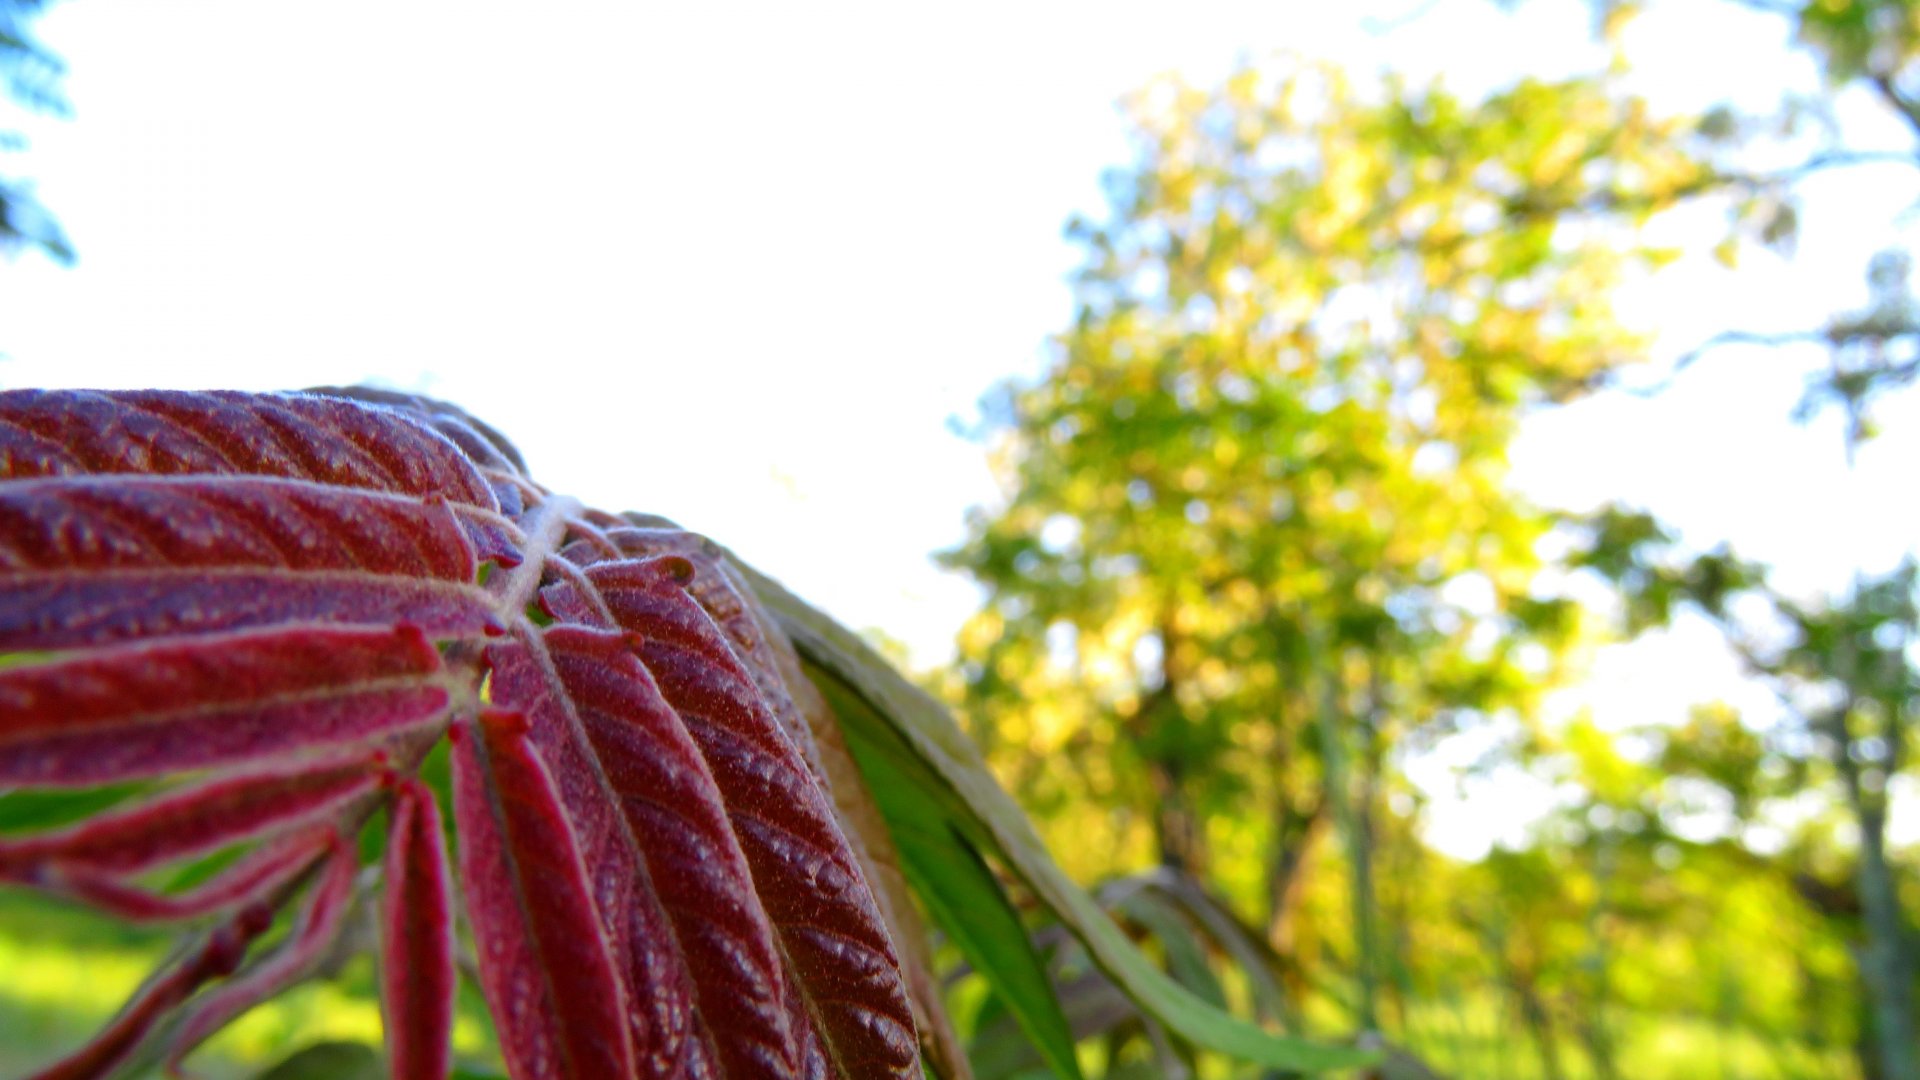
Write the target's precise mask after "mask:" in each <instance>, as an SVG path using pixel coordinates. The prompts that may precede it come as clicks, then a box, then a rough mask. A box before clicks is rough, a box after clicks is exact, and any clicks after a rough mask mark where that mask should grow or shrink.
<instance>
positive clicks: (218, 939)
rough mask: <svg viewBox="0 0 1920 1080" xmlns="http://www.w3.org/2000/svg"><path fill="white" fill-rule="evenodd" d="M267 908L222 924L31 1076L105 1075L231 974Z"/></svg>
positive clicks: (54, 1079) (266, 917)
mask: <svg viewBox="0 0 1920 1080" xmlns="http://www.w3.org/2000/svg"><path fill="white" fill-rule="evenodd" d="M272 923H273V918H272V916H271V914H270V913H268V912H267V911H266V910H265V909H263V908H261V909H255V910H251V911H246V912H242V913H241V914H239V915H237V916H235V917H234V918H232V919H230V920H228V921H227V922H225V923H223V924H221V925H220V926H219V927H218V928H216V929H215V930H214V931H213V932H212V933H210V934H208V935H207V937H206V939H205V940H204V941H202V942H201V943H200V945H199V946H198V947H197V948H195V949H194V950H193V951H191V952H190V953H188V955H187V956H186V957H184V958H183V959H181V960H180V961H179V962H178V963H176V964H175V965H174V966H173V967H171V968H168V969H167V970H166V971H164V972H162V973H161V974H160V975H159V976H158V977H157V978H155V979H153V980H152V981H151V982H149V983H148V984H147V985H146V986H143V987H141V988H140V990H139V991H138V992H136V993H135V994H134V996H133V1000H131V1001H129V1002H127V1004H126V1006H125V1007H123V1008H122V1009H121V1010H120V1014H119V1015H118V1016H115V1017H114V1018H113V1019H112V1020H111V1021H109V1022H108V1023H107V1026H106V1027H104V1028H102V1029H101V1030H100V1033H99V1034H97V1035H95V1036H94V1037H93V1038H92V1039H91V1040H89V1041H88V1042H87V1044H86V1045H85V1046H82V1047H81V1048H80V1049H78V1050H75V1051H74V1052H73V1053H71V1054H69V1055H67V1056H66V1057H64V1058H61V1059H60V1060H59V1061H56V1062H54V1063H53V1064H51V1065H48V1066H46V1067H44V1068H42V1069H41V1070H40V1071H39V1072H36V1073H33V1074H32V1075H30V1076H29V1077H28V1078H27V1080H88V1078H90V1077H96V1076H104V1075H106V1074H107V1072H108V1071H109V1070H111V1069H112V1068H113V1067H114V1066H115V1065H117V1064H118V1063H119V1062H120V1061H121V1060H122V1059H124V1058H125V1057H126V1056H127V1054H128V1053H129V1052H131V1051H132V1050H133V1048H134V1047H136V1046H138V1045H139V1043H140V1040H141V1038H142V1037H144V1036H145V1035H146V1034H147V1032H148V1031H149V1030H150V1029H152V1027H153V1025H154V1023H155V1021H157V1020H158V1019H159V1018H160V1017H161V1016H163V1015H165V1014H166V1013H167V1011H168V1010H170V1009H172V1008H174V1007H175V1006H177V1005H179V1004H180V1003H181V1002H183V1001H185V1000H186V999H187V998H188V997H189V996H191V995H192V994H193V992H194V991H195V990H197V989H199V988H200V987H201V986H202V985H204V984H205V983H206V982H207V981H208V980H210V979H216V978H219V977H221V976H223V975H227V974H230V973H232V971H233V969H235V968H237V967H239V966H240V959H241V957H243V956H245V955H246V951H247V945H248V943H250V942H251V941H252V940H253V939H254V938H256V937H258V936H260V935H261V934H262V933H264V932H265V931H266V929H267V927H268V926H270V925H272Z"/></svg>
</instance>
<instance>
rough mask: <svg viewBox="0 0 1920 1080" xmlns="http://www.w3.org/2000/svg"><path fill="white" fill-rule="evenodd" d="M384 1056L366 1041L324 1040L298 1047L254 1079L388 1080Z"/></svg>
mask: <svg viewBox="0 0 1920 1080" xmlns="http://www.w3.org/2000/svg"><path fill="white" fill-rule="evenodd" d="M386 1075H387V1071H386V1067H385V1066H384V1065H382V1064H381V1063H380V1055H379V1054H377V1053H375V1052H374V1050H373V1048H372V1047H370V1046H367V1045H365V1044H364V1043H351V1042H323V1043H314V1044H313V1045H312V1046H309V1047H306V1048H305V1049H302V1050H296V1051H295V1052H294V1053H293V1054H292V1055H291V1056H289V1057H287V1058H284V1059H282V1060H281V1062H280V1063H279V1064H278V1065H275V1066H273V1067H272V1068H269V1069H268V1070H267V1071H266V1072H263V1073H261V1074H259V1075H258V1076H256V1077H255V1078H254V1080H384V1078H385V1076H386Z"/></svg>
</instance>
